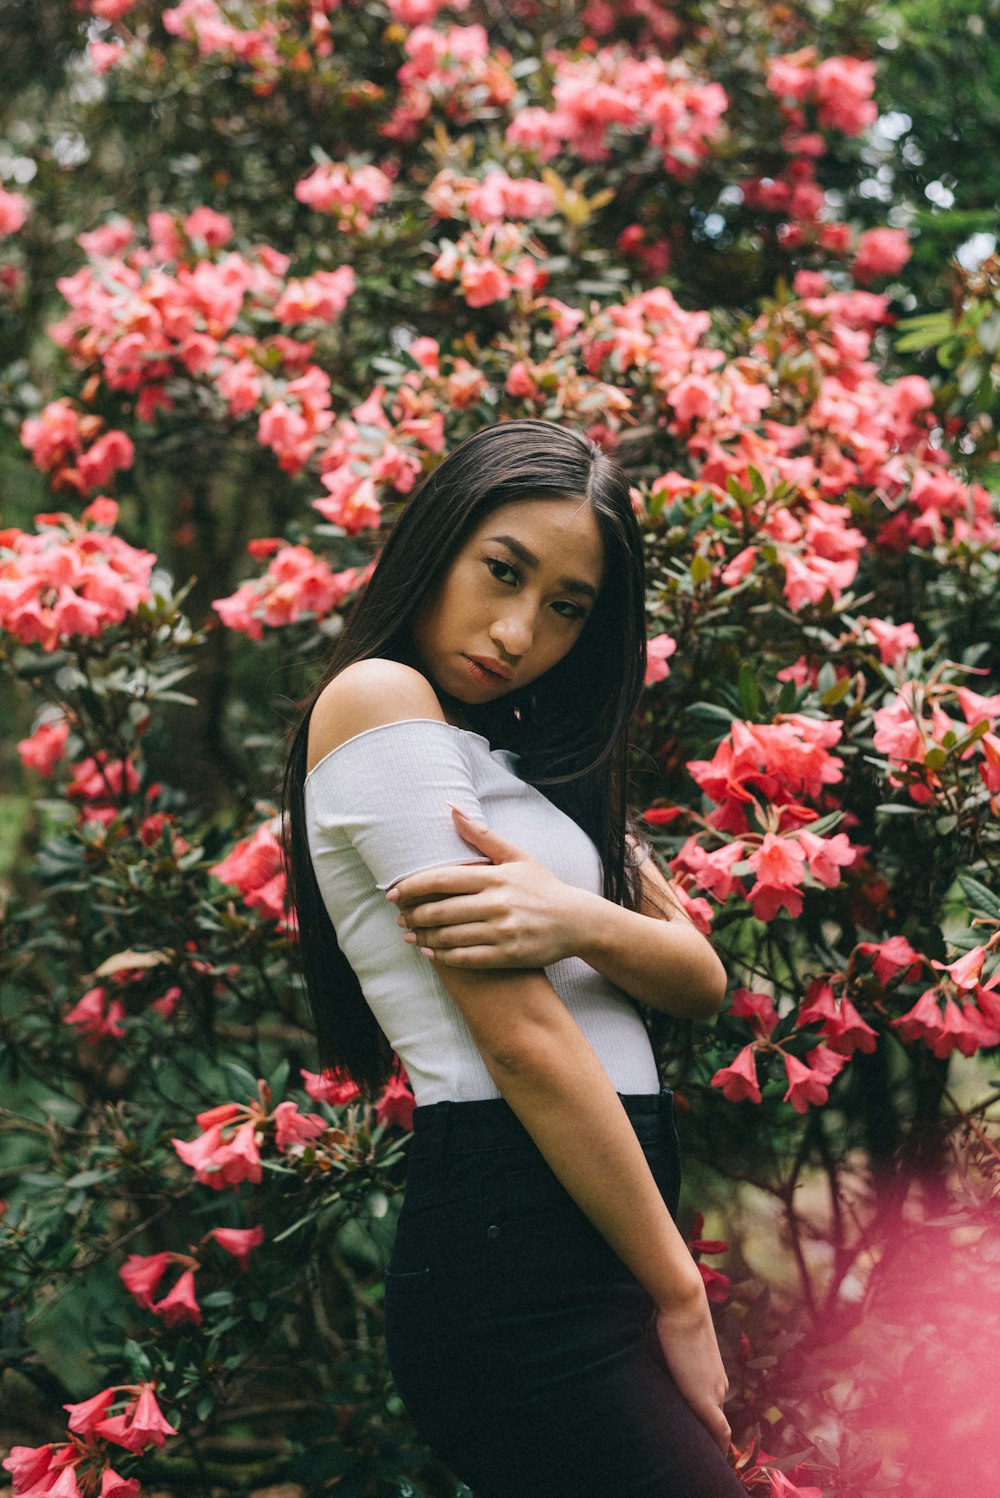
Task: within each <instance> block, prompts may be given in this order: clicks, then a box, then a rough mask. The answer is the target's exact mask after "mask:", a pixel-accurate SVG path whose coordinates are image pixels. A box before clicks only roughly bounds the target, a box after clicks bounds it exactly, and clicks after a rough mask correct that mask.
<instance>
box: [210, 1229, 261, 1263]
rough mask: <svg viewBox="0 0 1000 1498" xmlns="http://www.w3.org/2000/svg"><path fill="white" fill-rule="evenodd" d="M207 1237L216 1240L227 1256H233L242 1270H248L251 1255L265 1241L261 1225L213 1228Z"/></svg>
mask: <svg viewBox="0 0 1000 1498" xmlns="http://www.w3.org/2000/svg"><path fill="white" fill-rule="evenodd" d="M207 1236H208V1237H209V1238H214V1239H215V1241H216V1243H217V1244H218V1245H219V1247H220V1248H221V1249H224V1250H225V1252H226V1253H227V1254H232V1256H233V1258H234V1259H235V1260H236V1261H237V1263H238V1264H239V1266H240V1268H241V1269H246V1268H247V1266H248V1263H249V1259H250V1255H251V1253H252V1252H253V1250H254V1249H255V1248H259V1247H260V1245H261V1244H262V1243H263V1241H264V1229H263V1228H262V1227H260V1226H259V1225H258V1226H257V1227H255V1228H212V1229H211V1230H210V1231H209V1233H208V1235H207Z"/></svg>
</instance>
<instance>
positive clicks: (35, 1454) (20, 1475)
mask: <svg viewBox="0 0 1000 1498" xmlns="http://www.w3.org/2000/svg"><path fill="white" fill-rule="evenodd" d="M55 1449H56V1448H55V1447H53V1446H52V1444H51V1443H50V1442H48V1443H46V1444H45V1445H44V1446H12V1447H11V1451H10V1455H9V1456H8V1457H5V1458H4V1460H3V1461H2V1462H0V1467H3V1468H4V1470H5V1471H6V1472H9V1473H10V1474H11V1476H12V1477H13V1479H14V1490H15V1492H20V1493H24V1492H26V1491H27V1489H28V1488H33V1487H35V1485H36V1484H40V1483H41V1481H42V1479H43V1477H45V1476H46V1474H47V1473H48V1472H49V1471H50V1470H51V1467H52V1456H53V1452H54V1451H55ZM59 1449H60V1450H63V1449H65V1448H62V1447H60V1448H59ZM44 1491H45V1490H44V1489H43V1488H40V1489H39V1498H41V1495H42V1494H43V1493H44Z"/></svg>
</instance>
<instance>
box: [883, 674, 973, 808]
mask: <svg viewBox="0 0 1000 1498" xmlns="http://www.w3.org/2000/svg"><path fill="white" fill-rule="evenodd" d="M947 706H950V707H953V708H957V710H958V711H959V713H960V714H961V718H960V719H959V718H953V717H952V716H951V715H950V713H949V712H947V711H946V707H947ZM998 718H1000V694H998V695H996V696H993V697H983V696H981V695H980V694H979V693H978V692H973V691H972V690H971V689H970V688H969V687H964V686H954V685H952V684H950V683H948V682H942V681H939V680H934V679H933V678H932V679H931V680H930V681H928V682H920V681H918V680H916V679H913V678H911V679H909V680H907V681H904V682H902V683H901V685H900V687H899V690H898V691H897V692H894V693H893V694H892V695H891V696H890V697H889V699H888V701H886V702H884V703H883V705H882V706H881V707H880V708H877V709H876V711H875V714H874V730H875V731H874V734H873V740H872V741H873V743H874V745H875V748H876V749H877V750H879V752H880V753H882V754H884V755H885V756H886V758H887V760H888V765H889V782H890V784H892V785H905V786H906V787H907V790H908V792H909V795H910V798H911V800H913V801H916V802H917V803H918V804H920V805H924V806H926V805H928V804H930V803H931V802H933V801H935V800H937V799H939V798H940V797H941V796H942V795H943V793H944V782H943V779H942V776H943V774H944V773H945V771H946V769H947V768H948V767H949V766H951V768H952V770H953V771H954V770H955V768H956V767H957V766H959V765H961V763H963V762H964V761H967V760H970V759H972V758H973V757H975V756H976V755H979V754H981V755H982V758H980V759H977V761H976V764H977V768H978V771H979V774H980V776H981V778H982V781H983V784H984V785H985V786H986V789H987V791H988V793H989V795H990V796H991V797H994V796H997V795H1000V736H998V732H997V730H998V721H997V720H998Z"/></svg>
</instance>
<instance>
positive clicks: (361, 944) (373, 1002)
mask: <svg viewBox="0 0 1000 1498" xmlns="http://www.w3.org/2000/svg"><path fill="white" fill-rule="evenodd" d="M517 763H518V756H517V755H516V754H514V753H513V752H512V751H511V750H508V749H491V748H490V746H489V741H488V740H487V739H485V738H483V737H482V735H481V734H478V733H471V732H469V731H468V730H466V729H463V728H456V727H454V726H453V725H452V724H450V723H443V722H440V721H439V720H437V719H435V718H411V719H406V720H404V721H401V722H396V723H386V724H383V725H382V726H381V727H379V728H371V729H368V730H367V732H365V733H360V734H358V735H357V736H356V737H355V738H352V739H348V740H347V741H346V742H345V743H343V744H341V745H339V746H338V748H336V749H334V750H332V751H331V752H330V753H329V754H328V755H326V757H325V758H324V759H322V760H320V761H319V763H318V764H317V765H315V766H314V768H313V769H312V770H311V771H310V772H309V774H308V776H307V777H306V784H305V803H306V827H307V833H308V838H309V848H310V852H311V854H312V860H313V866H314V868H315V870H316V877H317V880H318V882H319V887H320V890H321V891H322V894H323V899H324V901H325V903H326V908H327V910H328V911H329V913H330V918H331V920H332V921H333V924H334V926H335V927H336V930H337V938H338V940H339V942H340V947H341V950H342V951H343V953H344V955H345V956H346V958H347V960H348V962H349V963H350V964H351V966H352V967H353V969H354V971H355V972H356V973H357V975H358V979H359V981H360V983H361V988H362V991H363V992H364V995H365V998H366V999H367V1001H368V1003H369V1004H370V1006H371V1008H372V1010H373V1012H374V1014H375V1016H376V1018H377V1020H378V1022H379V1024H380V1025H381V1027H382V1029H383V1031H384V1032H385V1034H386V1036H387V1038H388V1040H389V1042H390V1044H391V1045H392V1048H393V1050H394V1051H395V1052H396V1054H397V1055H398V1056H399V1057H400V1058H401V1059H402V1061H403V1064H404V1065H405V1067H406V1070H407V1073H408V1075H409V1078H410V1082H411V1085H412V1087H413V1091H414V1094H415V1096H416V1099H417V1102H418V1103H419V1104H421V1105H423V1104H427V1103H437V1102H443V1101H445V1100H448V1099H450V1100H452V1101H455V1102H466V1101H471V1100H474V1099H476V1098H495V1097H499V1095H500V1094H499V1092H498V1091H497V1088H496V1086H495V1085H494V1083H493V1080H492V1078H491V1077H490V1075H489V1073H488V1072H487V1070H486V1067H485V1066H484V1065H483V1061H482V1058H481V1057H480V1055H479V1052H478V1051H477V1050H476V1047H475V1044H474V1042H473V1040H472V1036H471V1035H470V1034H469V1031H468V1028H467V1027H466V1024H465V1021H464V1020H463V1019H462V1016H461V1015H460V1014H459V1012H458V1010H457V1009H456V1007H455V1005H454V1003H453V1002H452V1000H451V997H450V996H449V994H448V991H447V989H446V988H445V987H444V985H443V984H442V982H441V980H440V978H439V977H438V974H437V972H436V971H435V968H434V964H433V963H432V962H431V961H430V960H429V959H428V958H426V957H422V956H421V955H420V953H419V952H418V951H416V949H415V948H414V947H413V946H412V945H410V944H409V943H408V942H405V941H404V940H403V931H402V930H401V928H400V927H398V926H397V925H396V914H397V911H396V906H395V905H393V904H391V903H390V902H389V901H388V900H386V898H385V893H384V892H385V890H387V889H388V888H389V887H390V886H391V885H393V884H395V883H397V881H398V880H400V879H403V878H405V877H406V876H407V875H408V874H414V873H417V872H418V871H419V870H422V869H431V868H436V867H439V866H440V865H442V864H454V863H484V862H486V861H487V860H486V859H484V858H483V857H482V856H481V855H480V854H478V853H476V851H475V849H473V848H471V847H470V846H469V844H468V843H466V842H463V840H462V838H460V837H459V835H458V832H457V831H456V829H455V824H454V822H453V821H452V816H451V812H450V811H449V809H448V806H447V802H449V801H451V802H453V803H454V804H455V805H456V806H458V807H460V809H461V810H462V811H464V812H466V813H467V814H468V815H469V816H470V817H472V818H473V819H474V820H475V821H477V822H481V823H485V825H486V826H488V827H490V828H491V829H492V830H493V831H494V832H497V833H499V835H500V836H501V837H503V838H507V839H508V840H509V841H511V842H513V843H516V844H517V845H518V846H519V847H521V848H523V849H524V851H525V852H526V853H530V854H531V855H532V856H533V857H534V858H537V859H539V860H540V862H542V863H544V864H547V865H548V867H549V868H550V869H551V870H552V871H553V873H554V874H556V876H557V877H558V878H560V879H562V880H563V881H564V882H565V883H567V884H575V885H577V886H579V887H580V888H583V889H589V890H592V891H594V892H595V893H597V894H600V893H601V890H602V885H603V878H602V871H601V861H600V856H599V855H598V852H597V849H596V848H595V846H594V844H593V843H592V842H591V840H590V838H589V837H587V835H586V833H585V832H583V831H582V830H581V829H580V828H579V827H578V826H577V824H576V823H575V822H574V821H573V820H572V818H570V817H568V816H566V815H565V813H564V812H561V811H560V810H559V809H558V807H556V806H553V804H552V802H551V801H549V800H548V799H547V797H545V796H544V795H542V793H541V791H538V790H536V789H535V788H534V787H533V786H530V785H528V784H526V783H525V781H523V780H521V779H519V777H518V775H517V773H516V766H517ZM546 975H547V977H548V979H549V982H550V983H551V984H552V986H553V988H554V989H555V990H556V992H557V993H558V994H559V996H560V998H562V1000H563V1002H564V1003H565V1004H566V1006H567V1008H568V1009H569V1010H570V1012H571V1014H572V1015H573V1017H574V1019H575V1020H576V1022H577V1024H578V1025H579V1026H580V1029H581V1030H582V1031H583V1033H584V1035H585V1036H586V1037H587V1039H588V1040H589V1042H590V1044H591V1046H592V1047H593V1049H594V1051H595V1052H596V1053H597V1056H598V1057H599V1059H600V1061H601V1062H602V1064H603V1066H604V1068H605V1070H606V1071H607V1073H608V1075H609V1076H610V1078H611V1080H612V1082H613V1083H614V1086H615V1088H616V1090H617V1091H618V1092H622V1093H650V1092H656V1091H657V1090H658V1088H659V1079H658V1077H657V1073H656V1065H655V1062H654V1060H653V1053H652V1049H651V1047H650V1043H649V1038H648V1036H647V1034H646V1030H645V1026H644V1025H643V1023H642V1020H641V1019H640V1017H639V1015H638V1013H637V1011H636V1009H635V1008H634V1007H633V1005H632V1003H631V1001H630V1000H629V999H628V998H627V997H626V995H625V994H623V993H622V991H621V989H619V988H616V987H615V985H614V984H613V983H610V982H609V981H608V980H607V979H606V978H604V977H602V976H601V974H600V973H598V972H595V970H594V969H593V968H592V967H590V966H588V964H587V963H585V962H583V961H581V960H580V959H579V958H577V957H570V958H567V959H566V960H565V961H563V962H558V963H555V964H554V965H553V966H552V967H550V968H547V969H546Z"/></svg>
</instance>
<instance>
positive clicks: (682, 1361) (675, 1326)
mask: <svg viewBox="0 0 1000 1498" xmlns="http://www.w3.org/2000/svg"><path fill="white" fill-rule="evenodd" d="M655 1331H656V1338H657V1341H658V1343H659V1346H660V1351H661V1352H662V1353H663V1360H664V1362H665V1363H666V1365H667V1367H668V1369H669V1370H670V1374H671V1377H672V1378H673V1380H674V1383H675V1384H676V1385H677V1387H678V1389H679V1390H680V1392H681V1393H682V1394H683V1395H684V1398H685V1399H686V1400H687V1402H688V1404H689V1405H690V1406H691V1408H692V1409H693V1410H694V1412H695V1414H696V1415H697V1416H698V1418H699V1420H700V1421H701V1422H702V1424H703V1425H705V1426H707V1428H708V1431H709V1434H710V1435H711V1437H712V1439H713V1440H714V1441H715V1444H716V1445H717V1446H718V1447H719V1450H720V1451H721V1452H722V1453H723V1455H726V1454H727V1453H728V1451H729V1443H730V1438H731V1434H732V1433H731V1431H730V1429H729V1421H728V1420H727V1419H726V1416H725V1414H724V1412H723V1408H722V1405H723V1401H724V1399H725V1397H726V1394H727V1392H728V1390H729V1380H728V1379H727V1377H726V1370H725V1368H724V1367H723V1364H722V1356H721V1354H720V1352H719V1344H718V1341H717V1340H716V1336H715V1327H714V1326H713V1324H712V1313H711V1311H710V1310H709V1306H708V1299H707V1297H706V1296H705V1294H704V1292H702V1294H701V1295H700V1296H699V1297H698V1298H697V1299H696V1300H695V1302H694V1303H693V1304H691V1305H685V1306H683V1307H680V1308H677V1309H670V1310H660V1311H657V1313H656V1321H655Z"/></svg>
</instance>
